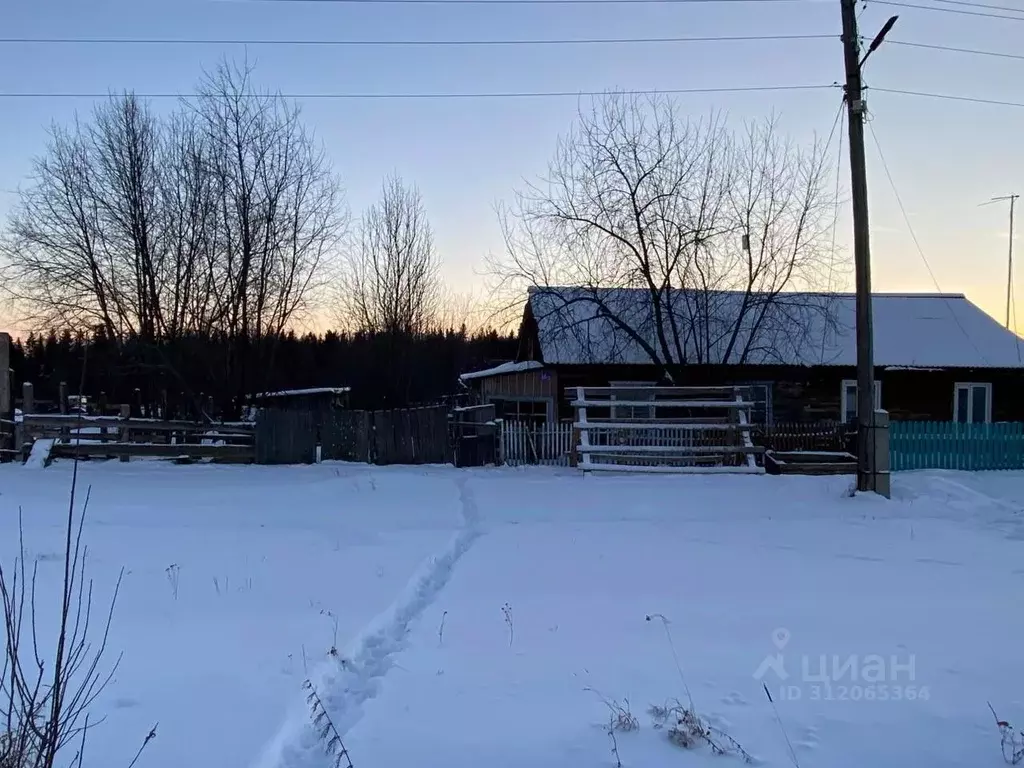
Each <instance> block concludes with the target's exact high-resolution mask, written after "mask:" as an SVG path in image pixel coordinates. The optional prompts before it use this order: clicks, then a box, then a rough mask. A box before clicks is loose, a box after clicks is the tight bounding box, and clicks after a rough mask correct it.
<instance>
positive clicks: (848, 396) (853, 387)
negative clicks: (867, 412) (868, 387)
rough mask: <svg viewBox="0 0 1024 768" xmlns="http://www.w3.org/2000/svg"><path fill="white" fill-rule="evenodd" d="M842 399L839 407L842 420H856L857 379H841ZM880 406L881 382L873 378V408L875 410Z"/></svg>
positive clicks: (848, 421)
mask: <svg viewBox="0 0 1024 768" xmlns="http://www.w3.org/2000/svg"><path fill="white" fill-rule="evenodd" d="M840 400H841V401H842V402H841V403H840V408H841V409H842V410H841V412H842V415H843V421H845V422H846V423H850V422H851V421H856V420H857V380H856V379H843V389H842V394H841V397H840ZM881 407H882V382H880V381H879V380H878V379H875V410H876V411H877V410H878V409H879V408H881Z"/></svg>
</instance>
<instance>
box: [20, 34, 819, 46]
mask: <svg viewBox="0 0 1024 768" xmlns="http://www.w3.org/2000/svg"><path fill="white" fill-rule="evenodd" d="M838 37H839V36H838V35H836V34H827V35H826V34H820V35H714V36H701V37H616V38H556V39H546V40H545V39H542V40H522V39H519V40H307V39H282V38H262V39H249V40H247V39H244V38H220V39H204V38H157V37H148V38H147V37H130V38H128V37H90V38H80V37H0V44H8V45H9V44H19V45H20V44H35V43H38V44H43V45H295V46H487V45H496V46H497V45H619V44H647V43H726V42H730V43H731V42H752V41H760V40H835V39H838Z"/></svg>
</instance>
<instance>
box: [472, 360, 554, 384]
mask: <svg viewBox="0 0 1024 768" xmlns="http://www.w3.org/2000/svg"><path fill="white" fill-rule="evenodd" d="M543 367H544V366H543V365H541V364H540V363H538V362H537V361H536V360H524V361H523V362H521V363H502V364H501V365H496V366H494V367H493V368H485V369H484V370H482V371H472V372H470V373H464V374H462V375H461V376H459V378H460V379H462V380H463V381H470V380H472V379H485V378H487V377H488V376H500V375H501V374H503V373H520V372H521V371H533V370H536V369H537V368H543Z"/></svg>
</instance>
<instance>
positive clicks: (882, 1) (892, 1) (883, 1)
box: [278, 0, 1024, 21]
mask: <svg viewBox="0 0 1024 768" xmlns="http://www.w3.org/2000/svg"><path fill="white" fill-rule="evenodd" d="M278 1H280V0H278ZM290 1H291V2H294V1H295V0H290ZM388 1H390V0H388ZM431 1H433V0H431ZM508 1H509V2H513V0H508ZM583 1H584V0H577V2H583ZM330 2H334V0H330ZM462 2H470V0H462ZM871 2H873V3H874V4H875V5H890V6H893V7H895V8H916V9H918V10H921V11H938V12H939V13H956V14H959V15H961V16H981V17H984V18H988V19H1009V20H1010V21H1024V16H1008V15H1005V14H1001V13H988V12H987V11H964V10H961V9H960V8H941V7H939V6H937V5H921V4H919V3H905V2H902V1H901V0H871ZM980 7H984V6H980Z"/></svg>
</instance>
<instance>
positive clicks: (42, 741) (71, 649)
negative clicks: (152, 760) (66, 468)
mask: <svg viewBox="0 0 1024 768" xmlns="http://www.w3.org/2000/svg"><path fill="white" fill-rule="evenodd" d="M88 506H89V494H88V493H87V494H86V499H85V504H84V505H83V507H82V511H81V513H80V514H78V515H77V519H76V515H75V494H74V481H72V490H71V498H70V501H69V503H68V514H67V522H66V529H65V540H64V578H63V581H62V585H61V586H62V588H61V593H60V598H59V599H60V621H59V624H58V627H57V631H56V641H55V648H54V650H53V654H52V656H50V655H49V654H47V653H45V652H44V650H43V647H44V645H45V640H44V638H42V637H40V634H39V626H38V624H37V620H36V616H37V610H38V609H37V594H38V593H37V570H38V564H33V567H32V571H31V573H29V572H28V571H27V568H26V560H27V558H26V552H25V540H24V526H23V521H22V517H21V510H20V509H19V510H18V555H17V557H16V558H15V560H14V564H13V566H12V567H7V568H5V567H3V565H0V602H2V606H3V621H4V631H5V636H6V640H5V644H4V659H3V665H2V668H0V766H3V768H8V766H14V767H16V768H52V766H54V765H55V764H56V762H57V758H58V756H60V755H62V754H64V753H65V751H66V750H67V748H68V747H70V746H71V745H72V744H75V745H77V746H78V753H77V755H76V757H75V759H73V760H72V763H73V764H78V765H80V764H81V755H82V752H83V750H84V744H85V736H86V732H87V731H88V730H89V728H90V727H92V726H93V725H96V724H98V723H99V722H101V721H102V720H101V719H100V720H90V717H89V710H90V707H91V706H92V704H93V702H95V700H96V698H97V697H98V696H99V695H100V693H102V691H103V689H104V688H106V686H107V684H108V683H109V682H110V680H111V678H112V677H113V675H114V672H115V671H116V669H117V666H118V664H119V662H120V660H121V657H120V655H119V656H118V657H117V659H116V660H114V662H113V663H112V664H111V665H110V666H109V668H108V667H106V665H105V664H104V662H103V659H104V655H105V652H106V648H107V640H108V637H109V633H110V624H111V620H112V619H113V614H114V605H115V604H116V602H117V595H118V592H119V590H120V587H121V581H122V579H123V577H124V569H122V570H121V573H120V574H119V575H118V578H117V582H116V584H115V585H114V593H113V596H112V597H111V600H110V605H109V607H108V609H107V611H106V616H105V617H104V621H103V624H102V625H101V629H99V631H94V627H93V626H92V618H93V616H92V608H93V583H92V581H91V580H87V579H86V575H85V567H86V560H87V554H88V552H87V549H86V548H85V547H83V546H82V528H83V524H84V521H85V515H86V511H87V509H88ZM144 746H145V745H144Z"/></svg>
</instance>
